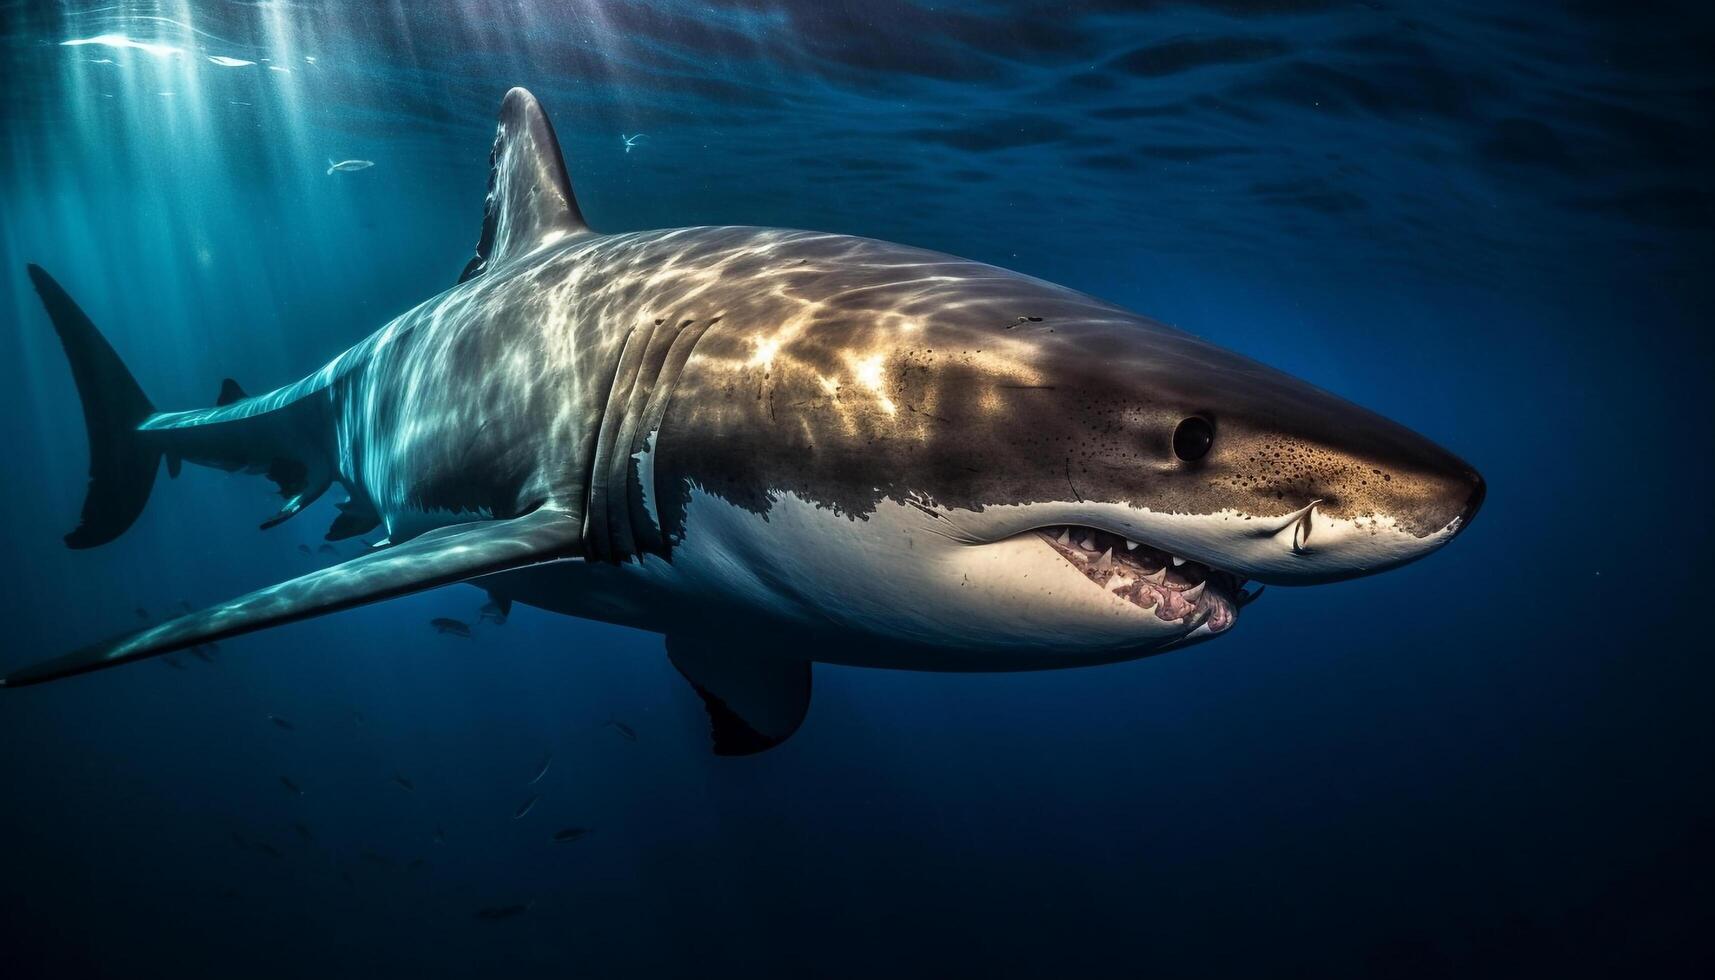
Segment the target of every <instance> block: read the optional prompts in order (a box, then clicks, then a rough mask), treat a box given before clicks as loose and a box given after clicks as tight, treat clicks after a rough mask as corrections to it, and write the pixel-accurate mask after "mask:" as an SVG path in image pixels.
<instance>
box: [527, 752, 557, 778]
mask: <svg viewBox="0 0 1715 980" xmlns="http://www.w3.org/2000/svg"><path fill="white" fill-rule="evenodd" d="M553 764H554V753H552V752H548V753H545V754H544V755H543V756H542V764H541V765H539V766H537V767H536V775H534V776H531V777H530V782H528V783H526V784H525V785H527V786H534V785H536V784H537V783H539V782H541V781H542V777H543V776H546V775H547V774H548V767H549V766H551V765H553Z"/></svg>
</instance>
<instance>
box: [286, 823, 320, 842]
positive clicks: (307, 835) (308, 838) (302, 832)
mask: <svg viewBox="0 0 1715 980" xmlns="http://www.w3.org/2000/svg"><path fill="white" fill-rule="evenodd" d="M292 829H293V830H296V831H297V832H298V836H299V837H302V838H303V839H304V842H305V843H307V844H314V843H315V842H316V835H315V834H313V833H311V832H310V825H309V824H307V823H305V822H303V821H302V820H294V821H292Z"/></svg>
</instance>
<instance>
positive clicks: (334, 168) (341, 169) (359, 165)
mask: <svg viewBox="0 0 1715 980" xmlns="http://www.w3.org/2000/svg"><path fill="white" fill-rule="evenodd" d="M373 166H375V161H374V160H341V161H339V162H338V163H335V162H334V161H333V160H332V159H329V160H328V174H329V175H332V174H349V173H351V172H353V171H355V170H368V169H369V168H370V167H373Z"/></svg>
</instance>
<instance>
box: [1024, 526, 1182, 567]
mask: <svg viewBox="0 0 1715 980" xmlns="http://www.w3.org/2000/svg"><path fill="white" fill-rule="evenodd" d="M1055 540H1056V541H1058V542H1060V543H1061V544H1071V543H1072V529H1071V528H1069V527H1065V528H1061V529H1060V536H1059V537H1058V538H1056V539H1055ZM1078 547H1079V548H1082V549H1083V550H1085V551H1095V550H1096V539H1095V538H1085V539H1084V540H1082V541H1080V542H1078ZM1125 550H1127V551H1136V550H1137V542H1136V541H1133V540H1132V539H1130V538H1126V539H1125ZM1113 553H1114V549H1112V548H1109V549H1108V550H1107V551H1105V552H1103V553H1102V557H1103V558H1108V559H1111V558H1112V557H1113ZM1168 558H1169V559H1170V560H1172V562H1173V567H1174V568H1178V567H1179V566H1180V565H1183V564H1185V559H1183V558H1181V557H1179V556H1178V555H1169V556H1168Z"/></svg>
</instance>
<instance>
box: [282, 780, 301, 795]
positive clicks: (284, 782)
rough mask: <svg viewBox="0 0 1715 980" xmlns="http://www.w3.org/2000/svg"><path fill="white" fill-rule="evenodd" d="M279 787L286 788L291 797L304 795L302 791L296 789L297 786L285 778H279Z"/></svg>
mask: <svg viewBox="0 0 1715 980" xmlns="http://www.w3.org/2000/svg"><path fill="white" fill-rule="evenodd" d="M280 785H281V786H284V787H286V789H287V790H289V791H290V792H291V794H292V795H293V796H303V795H304V791H303V790H301V789H299V788H298V784H297V783H294V782H292V781H291V780H290V779H287V778H286V777H285V776H281V777H280Z"/></svg>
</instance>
